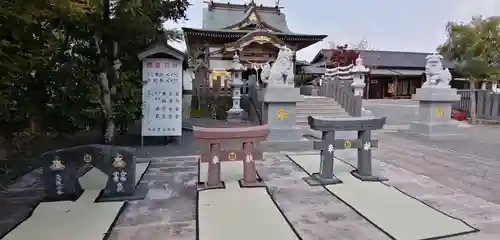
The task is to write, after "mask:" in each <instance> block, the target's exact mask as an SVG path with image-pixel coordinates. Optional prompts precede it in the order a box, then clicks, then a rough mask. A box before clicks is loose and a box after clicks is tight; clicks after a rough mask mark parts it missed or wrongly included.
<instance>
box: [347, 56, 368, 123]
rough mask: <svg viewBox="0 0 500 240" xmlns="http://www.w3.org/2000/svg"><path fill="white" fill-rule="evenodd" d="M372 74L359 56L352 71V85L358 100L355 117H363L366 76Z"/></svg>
mask: <svg viewBox="0 0 500 240" xmlns="http://www.w3.org/2000/svg"><path fill="white" fill-rule="evenodd" d="M369 72H370V69H369V68H367V67H365V66H364V65H363V59H361V56H359V55H358V58H357V59H356V65H354V66H353V67H352V69H351V74H352V80H353V82H352V84H351V87H352V88H353V89H354V97H355V98H357V101H356V106H355V108H354V112H353V115H354V117H361V116H362V115H363V106H362V101H363V93H364V90H365V86H366V83H365V75H366V74H367V73H369Z"/></svg>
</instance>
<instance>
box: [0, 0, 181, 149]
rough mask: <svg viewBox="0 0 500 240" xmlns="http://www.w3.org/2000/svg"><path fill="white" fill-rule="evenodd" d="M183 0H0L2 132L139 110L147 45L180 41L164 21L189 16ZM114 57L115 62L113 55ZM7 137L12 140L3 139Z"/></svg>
mask: <svg viewBox="0 0 500 240" xmlns="http://www.w3.org/2000/svg"><path fill="white" fill-rule="evenodd" d="M188 7H189V3H188V1H187V0H170V1H163V0H143V1H142V2H141V1H138V0H118V1H111V0H24V1H1V2H0V19H1V21H0V27H1V28H0V104H1V106H2V107H1V108H0V125H1V129H0V134H1V135H2V136H3V137H7V138H8V137H10V136H12V134H13V133H17V132H21V131H23V130H24V129H25V128H26V126H27V125H30V123H32V124H31V125H33V126H34V125H39V126H37V127H38V128H39V130H40V131H42V130H43V131H54V132H72V131H76V130H79V129H84V128H87V127H102V126H103V125H104V128H105V132H106V134H105V136H106V137H105V139H106V142H108V143H109V142H111V141H112V140H113V136H114V132H115V123H119V124H120V123H121V122H130V121H132V120H135V119H138V118H140V114H141V107H140V106H141V77H140V76H141V75H140V74H141V71H140V70H141V67H142V65H141V63H140V62H139V60H138V59H137V54H138V53H139V52H141V51H142V50H143V49H144V48H146V47H147V46H148V45H150V44H152V43H155V42H158V41H161V42H166V41H167V40H180V39H181V34H180V33H179V32H178V31H171V30H170V31H168V30H165V29H163V27H162V25H163V23H164V22H165V21H168V20H173V21H177V20H180V19H183V18H186V10H187V8H188ZM118 60H119V61H118ZM5 142H12V141H10V140H7V141H5Z"/></svg>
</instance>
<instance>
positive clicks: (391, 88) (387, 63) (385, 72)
mask: <svg viewBox="0 0 500 240" xmlns="http://www.w3.org/2000/svg"><path fill="white" fill-rule="evenodd" d="M336 51H337V50H332V49H322V50H320V51H319V52H318V54H316V56H315V57H314V58H313V60H312V61H311V62H310V63H309V65H308V66H304V67H303V68H302V69H301V71H302V72H303V73H305V74H311V75H314V76H321V75H322V74H323V73H324V72H325V65H326V64H328V63H329V62H331V59H332V58H335V57H333V56H335V52H336ZM351 51H353V50H351ZM355 52H357V53H358V54H360V55H361V57H362V58H363V60H364V61H363V62H364V64H365V65H366V66H367V67H369V68H371V71H370V74H369V76H367V77H366V88H365V98H367V99H381V98H394V99H401V98H403V99H404V98H411V95H412V94H413V93H415V90H416V89H417V88H420V87H421V86H422V83H423V82H424V81H425V63H426V60H425V57H426V56H427V55H429V54H431V53H417V52H398V51H374V50H355ZM350 61H352V59H351V60H350ZM348 64H349V63H348ZM443 66H444V67H445V68H449V69H450V71H451V72H452V75H454V76H455V75H456V74H454V72H453V62H450V61H448V60H446V59H443ZM466 84H467V82H464V81H459V80H455V79H454V80H452V81H451V85H452V87H455V88H459V89H461V88H465V87H466V86H465V85H466Z"/></svg>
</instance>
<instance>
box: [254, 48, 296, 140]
mask: <svg viewBox="0 0 500 240" xmlns="http://www.w3.org/2000/svg"><path fill="white" fill-rule="evenodd" d="M293 56H294V52H293V51H292V50H290V49H289V48H287V47H285V46H283V47H281V48H280V51H279V53H278V56H277V58H276V62H275V63H274V64H273V65H272V67H264V68H263V70H262V78H263V81H264V82H265V83H267V87H266V88H264V89H262V90H261V91H260V92H259V94H258V100H259V101H260V102H262V103H263V104H264V105H263V108H262V121H263V124H268V125H269V128H270V133H269V136H268V137H267V142H282V143H285V144H283V145H286V144H289V143H291V142H297V141H299V142H300V141H304V139H303V137H302V132H301V130H300V128H299V127H297V125H296V105H297V102H301V101H304V96H302V95H300V88H295V86H294V80H293V78H294V73H293V71H294V68H293ZM288 146H291V145H288Z"/></svg>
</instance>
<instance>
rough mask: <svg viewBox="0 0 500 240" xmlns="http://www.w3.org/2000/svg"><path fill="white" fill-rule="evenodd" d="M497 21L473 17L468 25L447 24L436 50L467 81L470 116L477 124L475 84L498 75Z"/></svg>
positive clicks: (493, 18) (499, 58)
mask: <svg viewBox="0 0 500 240" xmlns="http://www.w3.org/2000/svg"><path fill="white" fill-rule="evenodd" d="M498 26H500V18H499V17H491V18H483V17H474V18H473V19H472V20H471V21H470V22H468V23H454V22H450V23H448V25H447V26H446V32H447V35H448V37H447V40H446V41H445V43H444V44H443V45H441V46H439V47H438V51H439V52H440V53H441V54H442V55H443V56H445V57H447V58H448V59H451V60H454V61H455V70H456V71H457V72H458V73H459V74H461V75H463V76H464V77H466V78H467V79H468V80H469V87H470V89H471V90H472V91H471V101H470V104H471V105H470V115H471V122H472V124H476V92H475V89H476V83H477V82H481V81H488V80H491V79H497V78H498V77H499V76H500V68H499V67H500V35H499V29H498Z"/></svg>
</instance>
